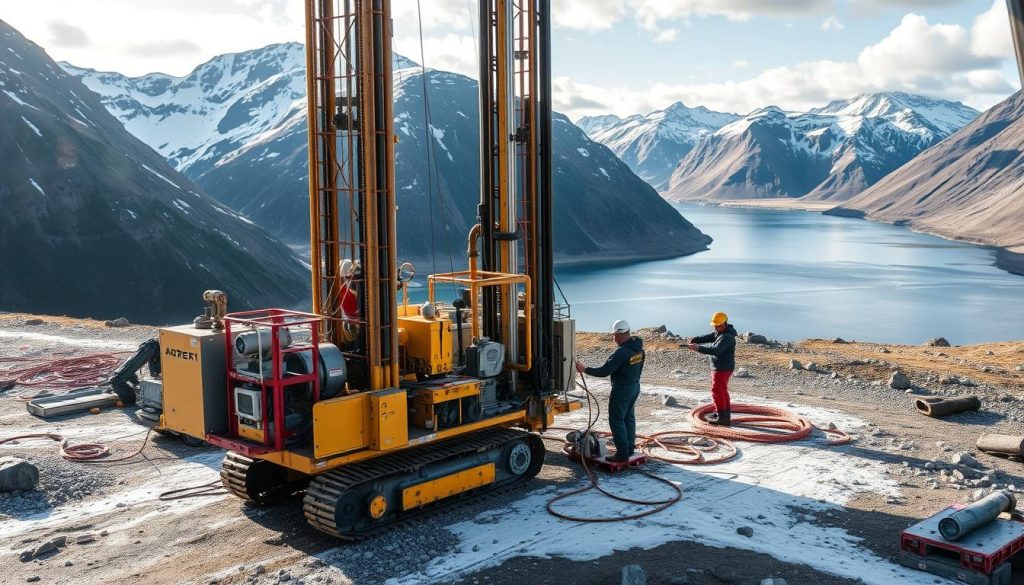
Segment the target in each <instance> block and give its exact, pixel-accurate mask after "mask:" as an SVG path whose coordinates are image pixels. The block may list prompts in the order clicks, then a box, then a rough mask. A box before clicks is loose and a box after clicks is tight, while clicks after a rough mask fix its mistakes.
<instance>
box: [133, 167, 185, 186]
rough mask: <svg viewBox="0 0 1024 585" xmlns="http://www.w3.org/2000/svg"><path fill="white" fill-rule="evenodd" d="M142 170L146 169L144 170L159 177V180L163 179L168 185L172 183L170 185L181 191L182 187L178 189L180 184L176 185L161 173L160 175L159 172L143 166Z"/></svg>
mask: <svg viewBox="0 0 1024 585" xmlns="http://www.w3.org/2000/svg"><path fill="white" fill-rule="evenodd" d="M142 168H144V169H146V170H147V171H149V172H151V173H153V174H154V175H156V176H157V177H159V178H161V179H163V180H164V181H166V182H167V183H170V184H171V185H172V186H174V187H175V188H178V189H181V187H178V184H177V183H175V182H174V181H172V180H170V179H168V178H167V177H165V176H163V175H161V174H160V173H158V172H156V171H154V170H153V169H151V168H149V167H148V166H146V165H142Z"/></svg>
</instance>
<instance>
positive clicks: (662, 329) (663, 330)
mask: <svg viewBox="0 0 1024 585" xmlns="http://www.w3.org/2000/svg"><path fill="white" fill-rule="evenodd" d="M654 332H655V333H667V332H668V327H665V326H664V325H658V326H657V327H655V328H654Z"/></svg>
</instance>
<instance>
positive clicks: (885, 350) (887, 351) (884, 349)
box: [878, 347, 892, 353]
mask: <svg viewBox="0 0 1024 585" xmlns="http://www.w3.org/2000/svg"><path fill="white" fill-rule="evenodd" d="M878 353H892V352H891V351H889V348H888V347H883V348H882V349H880V350H878Z"/></svg>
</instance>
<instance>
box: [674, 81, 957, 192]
mask: <svg viewBox="0 0 1024 585" xmlns="http://www.w3.org/2000/svg"><path fill="white" fill-rule="evenodd" d="M976 115H977V112H976V111H975V110H973V109H971V108H969V107H967V106H964V105H963V104H960V103H954V102H949V101H943V100H934V99H931V98H925V97H922V96H915V95H910V94H906V93H900V92H887V93H879V94H866V95H861V96H857V97H855V98H853V99H850V100H842V101H836V102H832V103H830V104H829V105H827V106H825V107H822V108H816V109H813V110H811V111H809V112H806V113H801V112H784V111H782V110H781V109H779V108H777V107H767V108H763V109H760V110H756V111H754V112H752V113H751V114H749V115H747V116H745V117H744V118H742V119H740V120H737V121H735V122H733V123H731V124H728V125H727V126H724V127H723V128H721V129H720V130H718V131H716V132H715V133H713V134H711V135H710V136H708V137H707V138H705V139H704V140H702V141H701V142H700V143H699V144H698V145H697V146H696V147H695V148H694V149H693V150H691V151H690V153H689V154H688V155H686V157H684V158H683V159H682V160H681V161H680V162H679V164H678V165H677V166H676V168H675V169H674V171H673V172H672V176H671V179H670V180H669V188H668V190H667V192H666V196H667V197H668V198H669V199H672V200H683V199H687V200H691V199H704V200H723V199H746V198H762V197H805V198H807V199H810V200H829V201H842V200H845V199H848V198H850V197H852V196H854V195H857V194H858V193H860V192H861V191H863V190H864V189H866V188H868V187H870V186H871V185H873V184H874V183H876V182H878V181H879V180H880V179H881V178H882V177H884V176H886V175H887V174H889V173H891V172H892V171H894V170H895V169H897V168H899V167H900V166H902V165H903V164H905V163H907V162H908V161H910V160H911V159H913V158H914V157H915V156H917V155H918V154H919V153H921V152H922V151H924V150H925V149H927V148H929V147H931V146H932V145H934V144H936V143H938V142H940V141H941V140H942V139H944V138H946V137H947V136H949V135H950V134H952V133H953V132H955V131H956V130H958V129H959V128H961V127H963V126H964V125H965V124H967V123H968V122H970V121H971V120H972V119H974V117H976Z"/></svg>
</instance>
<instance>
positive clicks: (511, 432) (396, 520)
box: [303, 428, 543, 541]
mask: <svg viewBox="0 0 1024 585" xmlns="http://www.w3.org/2000/svg"><path fill="white" fill-rule="evenodd" d="M530 436H534V437H536V435H533V434H532V433H529V432H526V431H520V430H516V429H506V428H501V429H488V430H485V431H480V432H478V433H474V434H472V435H469V436H466V437H459V438H456V439H452V440H449V441H444V442H441V443H438V444H430V445H425V446H423V447H418V448H414V449H410V450H408V451H399V452H397V453H393V454H390V455H384V456H381V457H379V458H377V459H374V460H370V461H360V462H358V463H354V464H351V465H347V466H345V467H342V468H339V469H333V470H331V471H328V472H326V473H324V474H322V475H318V476H316V477H314V478H313V480H312V481H311V482H310V484H309V487H308V488H307V489H306V496H305V498H304V499H303V512H304V513H305V515H306V520H308V521H309V523H310V525H312V526H313V527H314V528H316V529H317V530H319V531H321V532H324V533H327V534H330V535H331V536H334V537H336V538H340V539H343V540H349V541H358V540H362V539H364V538H368V537H371V536H374V535H377V534H379V533H381V532H384V531H386V530H389V529H391V528H394V527H396V526H401V525H403V524H405V523H406V522H407V521H408V520H410V519H412V518H415V517H419V516H422V515H425V514H427V513H429V512H432V511H435V510H440V509H442V508H444V507H446V506H447V505H449V504H451V503H453V502H454V501H457V500H459V499H460V498H461V497H464V496H468V495H477V494H479V493H481V492H488V493H490V492H493V491H498V490H500V489H501V488H506V487H511V486H514V485H516V484H518V483H520V482H521V481H523V480H526V479H529V478H530V477H532V476H533V475H535V474H530V473H525V474H523V475H521V476H518V477H515V478H512V479H509V480H506V481H504V482H501V483H498V484H491V485H489V486H483V487H480V488H477V489H474V490H470V491H468V492H465V493H463V494H460V495H459V496H455V497H451V498H447V499H445V500H441V501H439V502H435V503H433V504H430V505H428V506H424V507H422V508H417V509H415V510H411V511H409V512H403V513H401V514H399V515H397V516H395V517H392V518H390V519H389V520H388V521H387V522H382V523H379V524H376V525H373V526H372V527H370V528H368V529H366V530H361V531H360V532H357V533H351V532H345V533H343V532H340V531H339V530H338V527H337V525H336V523H335V505H336V503H337V501H338V497H339V496H341V494H343V493H345V492H346V491H348V490H350V489H352V488H354V487H357V486H359V485H360V484H364V483H370V482H373V481H377V480H381V479H384V478H387V477H388V476H393V475H402V474H405V473H411V472H415V471H416V470H417V469H419V468H420V467H422V466H423V465H426V464H429V463H432V462H435V461H440V460H442V459H447V458H449V457H452V456H457V455H459V454H469V453H473V452H479V451H482V450H491V449H494V448H501V446H502V445H504V444H506V443H509V442H512V441H515V440H519V439H523V438H527V437H530ZM538 441H539V437H538ZM531 447H532V445H531ZM541 448H542V450H543V444H541ZM541 456H542V457H543V453H541Z"/></svg>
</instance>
